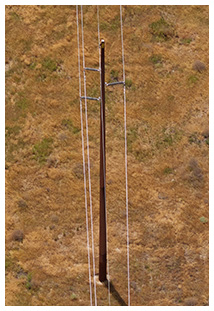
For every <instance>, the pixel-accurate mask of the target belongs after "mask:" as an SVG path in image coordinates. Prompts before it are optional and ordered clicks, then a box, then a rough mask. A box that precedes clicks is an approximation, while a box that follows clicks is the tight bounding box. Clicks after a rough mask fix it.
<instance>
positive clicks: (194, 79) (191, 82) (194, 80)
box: [188, 75, 199, 84]
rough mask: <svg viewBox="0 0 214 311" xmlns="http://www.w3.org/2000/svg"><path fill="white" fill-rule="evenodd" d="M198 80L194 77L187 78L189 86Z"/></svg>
mask: <svg viewBox="0 0 214 311" xmlns="http://www.w3.org/2000/svg"><path fill="white" fill-rule="evenodd" d="M198 80H199V78H198V77H197V76H196V75H191V76H189V77H188V82H189V84H195V83H196V82H197V81H198Z"/></svg>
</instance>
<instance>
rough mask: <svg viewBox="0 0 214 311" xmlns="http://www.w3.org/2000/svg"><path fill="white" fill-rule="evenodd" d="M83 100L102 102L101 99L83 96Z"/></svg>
mask: <svg viewBox="0 0 214 311" xmlns="http://www.w3.org/2000/svg"><path fill="white" fill-rule="evenodd" d="M81 99H89V100H97V101H100V97H98V98H97V97H90V96H81Z"/></svg>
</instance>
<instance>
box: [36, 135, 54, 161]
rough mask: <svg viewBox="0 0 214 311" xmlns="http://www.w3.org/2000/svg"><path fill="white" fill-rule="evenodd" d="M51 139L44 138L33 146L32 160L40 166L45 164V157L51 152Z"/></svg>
mask: <svg viewBox="0 0 214 311" xmlns="http://www.w3.org/2000/svg"><path fill="white" fill-rule="evenodd" d="M52 143H53V139H52V138H44V139H43V140H42V141H41V142H38V143H37V144H35V145H34V146H33V154H34V159H35V160H37V161H38V162H39V163H40V164H42V163H44V162H46V160H47V157H48V156H49V155H50V154H51V152H52Z"/></svg>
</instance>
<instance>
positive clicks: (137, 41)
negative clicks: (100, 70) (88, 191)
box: [5, 5, 209, 306]
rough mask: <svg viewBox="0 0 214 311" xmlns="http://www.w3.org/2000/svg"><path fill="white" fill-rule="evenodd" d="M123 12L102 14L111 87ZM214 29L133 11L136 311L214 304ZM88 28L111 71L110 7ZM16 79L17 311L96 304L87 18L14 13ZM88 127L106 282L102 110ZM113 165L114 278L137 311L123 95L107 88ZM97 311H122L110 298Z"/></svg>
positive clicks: (10, 187) (91, 62) (10, 123)
mask: <svg viewBox="0 0 214 311" xmlns="http://www.w3.org/2000/svg"><path fill="white" fill-rule="evenodd" d="M119 13H120V11H119V6H100V31H101V38H104V39H105V41H106V82H110V81H116V80H121V79H122V61H121V41H120V19H119ZM208 16H209V9H208V6H157V5H155V6H123V18H124V48H125V61H126V79H127V80H126V84H127V136H128V180H129V226H130V227H129V229H130V278H131V305H136V306H137V305H172V306H177V305H208V304H209V301H208V292H209V291H208V285H209V266H208V256H209V249H208V247H209V245H208V243H209V241H208V234H209V233H208V230H209V221H208V219H209V209H208V205H209V201H208V200H209V196H208V172H209V167H208V165H209V159H208V155H209V124H208V115H209V106H208V100H209V98H208V86H209V85H208V83H209V80H208V78H209V67H208V66H209V55H208V51H209V45H208V35H209V20H208ZM84 26H85V27H84V31H85V57H86V66H87V67H96V68H97V67H98V66H99V60H98V38H97V20H96V6H84ZM5 74H6V106H5V107H6V130H5V134H6V163H5V174H6V258H5V267H6V305H37V306H39V305H42V306H43V305H44V306H45V305H49V306H51V305H68V306H70V305H89V304H90V301H89V281H88V264H87V248H86V225H85V208H84V189H83V174H82V154H81V131H80V114H79V84H78V83H79V82H78V64H77V38H76V11H75V6H55V5H53V6H45V5H43V6H40V5H38V6H10V5H8V6H6V64H5ZM99 91H100V90H99V74H97V73H95V72H87V95H88V96H99ZM88 118H89V119H88V122H89V139H90V155H91V178H92V180H91V182H92V195H93V218H94V235H95V256H96V273H98V260H99V258H98V247H99V245H98V242H99V241H98V236H99V235H98V228H99V103H98V102H88ZM106 152H107V154H106V158H107V159H106V160H107V176H106V181H107V190H106V191H107V216H108V248H109V267H110V276H111V281H112V283H113V285H114V287H115V289H116V291H118V293H119V295H120V296H121V298H122V299H123V300H124V301H125V302H126V303H127V266H126V218H125V168H124V127H123V90H122V86H116V87H112V88H110V87H109V88H108V89H106ZM97 299H98V305H108V297H107V289H106V287H105V286H103V285H97ZM111 304H112V305H120V304H121V302H120V300H119V299H118V298H117V297H115V295H113V294H112V295H111Z"/></svg>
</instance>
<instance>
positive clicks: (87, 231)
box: [76, 5, 92, 306]
mask: <svg viewBox="0 0 214 311" xmlns="http://www.w3.org/2000/svg"><path fill="white" fill-rule="evenodd" d="M78 15H79V13H78V5H76V20H77V48H78V71H79V97H80V121H81V137H82V162H83V177H84V193H85V215H86V234H87V250H88V274H89V291H90V304H91V306H92V284H91V268H90V267H91V263H90V243H89V227H88V204H87V189H86V173H85V151H84V150H85V147H84V129H83V114H82V99H81V72H80V42H79V18H78Z"/></svg>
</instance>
